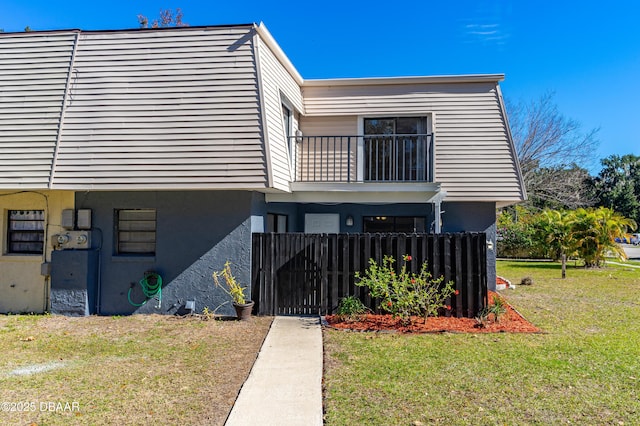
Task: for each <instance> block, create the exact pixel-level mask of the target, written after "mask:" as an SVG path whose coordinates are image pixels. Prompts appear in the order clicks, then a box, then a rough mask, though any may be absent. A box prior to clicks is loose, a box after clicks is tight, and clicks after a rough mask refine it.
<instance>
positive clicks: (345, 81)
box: [304, 74, 504, 87]
mask: <svg viewBox="0 0 640 426" xmlns="http://www.w3.org/2000/svg"><path fill="white" fill-rule="evenodd" d="M503 80H504V74H467V75H434V76H413V77H366V78H330V79H314V80H304V86H305V87H322V86H365V85H367V86H370V85H389V84H428V83H498V82H501V81H503Z"/></svg>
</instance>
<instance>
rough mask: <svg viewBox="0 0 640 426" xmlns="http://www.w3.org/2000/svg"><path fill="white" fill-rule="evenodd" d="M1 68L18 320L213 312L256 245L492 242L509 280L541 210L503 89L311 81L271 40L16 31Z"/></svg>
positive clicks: (228, 33)
mask: <svg viewBox="0 0 640 426" xmlns="http://www.w3.org/2000/svg"><path fill="white" fill-rule="evenodd" d="M0 64H1V66H0V226H1V228H0V235H1V237H0V312H43V311H45V310H48V309H49V308H50V306H51V303H52V300H51V299H52V297H53V298H54V300H53V303H61V304H62V305H65V304H68V305H69V306H76V305H77V306H79V307H80V308H79V309H86V311H88V312H91V313H100V314H127V313H133V312H162V313H167V312H174V311H175V309H177V308H178V307H180V306H183V305H184V304H185V303H186V302H187V301H189V300H193V301H195V305H196V306H195V309H196V310H198V311H200V310H202V309H203V308H204V307H205V306H207V307H209V308H210V309H213V308H215V307H216V306H218V305H219V304H220V303H222V301H223V300H224V295H223V294H221V293H220V292H219V291H216V289H215V288H214V286H213V281H212V279H211V274H212V272H213V271H215V270H219V269H220V268H221V267H222V265H223V264H224V262H225V261H226V260H227V259H229V260H231V261H232V262H233V264H234V267H235V268H236V271H237V276H238V278H239V279H240V280H241V281H243V282H247V283H248V282H249V279H250V274H251V271H250V265H251V261H250V260H251V235H252V233H255V232H313V233H317V232H329V233H332V232H349V233H360V232H436V233H439V232H454V231H481V232H486V233H487V235H488V241H487V244H488V246H489V250H488V253H489V256H488V259H487V263H488V264H487V267H488V271H489V273H488V279H489V282H490V283H492V282H493V283H495V255H494V254H493V253H494V252H493V251H492V250H491V247H492V245H495V220H496V208H497V207H500V206H504V205H509V204H513V203H517V202H519V201H522V200H523V199H524V198H525V191H524V187H523V183H522V178H521V174H520V172H519V167H518V161H517V158H516V153H515V151H514V146H513V143H512V140H511V137H510V132H509V126H508V122H507V117H506V113H505V108H504V104H503V100H502V95H501V92H500V87H499V82H500V81H501V80H502V79H503V76H502V75H498V74H496V75H461V76H433V77H397V78H359V79H327V80H305V79H303V78H302V77H301V76H300V75H299V73H298V72H297V71H296V69H295V67H294V66H293V64H292V63H291V62H290V61H289V59H288V58H287V56H286V55H285V54H284V52H283V51H282V50H281V49H280V47H279V46H278V44H277V43H276V41H275V40H274V39H273V38H272V36H271V35H270V34H269V32H268V31H267V29H266V28H265V27H264V26H263V25H255V24H247V25H225V26H211V27H186V28H167V29H149V30H139V29H137V30H118V31H79V30H68V31H51V32H29V33H4V34H0ZM147 271H154V272H157V273H158V274H160V275H161V276H162V279H163V281H164V283H163V293H162V301H161V303H159V304H157V303H155V302H151V303H147V304H146V305H144V306H141V307H138V306H135V304H136V303H137V302H139V301H140V300H139V298H138V297H139V295H138V290H137V284H138V282H139V280H140V279H141V278H143V277H144V274H145V272H147ZM51 282H54V283H57V284H56V286H57V287H60V288H65V289H67V290H69V291H67V292H65V293H61V294H58V295H52V294H51V292H50V288H51V287H50V286H51ZM132 288H133V291H134V295H133V297H132V294H131V292H132ZM132 299H133V300H132ZM132 302H133V303H132ZM82 306H84V308H82Z"/></svg>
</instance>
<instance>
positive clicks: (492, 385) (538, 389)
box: [324, 262, 640, 425]
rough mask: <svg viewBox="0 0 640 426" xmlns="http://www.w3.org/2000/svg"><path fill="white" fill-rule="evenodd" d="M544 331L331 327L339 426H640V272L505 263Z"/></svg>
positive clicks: (526, 310)
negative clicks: (563, 270)
mask: <svg viewBox="0 0 640 426" xmlns="http://www.w3.org/2000/svg"><path fill="white" fill-rule="evenodd" d="M498 274H499V275H501V276H504V277H505V278H507V279H509V280H511V281H512V282H513V283H514V284H516V285H517V284H519V282H520V279H521V278H522V277H524V276H531V277H532V278H533V279H534V282H535V283H534V285H532V286H519V285H517V288H516V289H515V290H506V291H503V292H501V294H503V295H505V296H506V297H507V299H508V301H509V302H510V303H511V304H512V305H514V306H515V307H516V309H518V310H519V311H520V312H521V313H522V314H523V315H524V316H525V317H527V318H528V319H529V320H530V321H532V322H533V323H534V324H535V325H537V326H539V327H540V328H542V329H543V330H544V331H545V333H544V334H489V335H487V334H484V335H481V334H449V333H447V334H436V335H434V334H428V335H395V334H391V335H390V334H370V333H348V332H340V331H334V330H326V331H325V332H324V338H325V352H326V354H325V369H326V374H325V384H326V389H325V398H326V399H325V406H326V418H327V424H329V425H353V424H371V425H390V424H397V425H410V424H412V423H414V422H416V423H415V424H420V422H421V423H422V424H444V425H469V424H473V425H494V424H510V425H516V424H527V425H529V424H540V425H547V424H561V423H563V424H568V423H571V424H614V425H622V424H624V425H630V424H640V270H637V269H636V270H631V269H629V268H624V267H609V268H607V269H602V270H585V269H582V268H575V267H573V266H571V267H569V268H568V270H567V279H565V280H562V279H560V265H559V264H554V263H530V262H527V263H525V262H523V263H518V262H499V263H498Z"/></svg>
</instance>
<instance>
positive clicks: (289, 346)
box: [225, 317, 323, 426]
mask: <svg viewBox="0 0 640 426" xmlns="http://www.w3.org/2000/svg"><path fill="white" fill-rule="evenodd" d="M322 423H323V422H322V331H321V327H320V319H319V318H318V317H276V318H275V319H274V320H273V324H272V325H271V329H270V330H269V333H268V334H267V337H266V339H265V341H264V343H263V344H262V348H261V349H260V353H259V354H258V358H257V359H256V362H255V364H254V365H253V368H252V369H251V373H250V374H249V378H248V379H247V381H246V382H245V383H244V385H243V386H242V389H241V390H240V395H239V396H238V399H237V400H236V403H235V405H234V406H233V409H232V410H231V414H229V418H228V419H227V422H226V423H225V425H226V426H244V425H251V426H254V425H263V426H267V425H274V426H276V425H277V426H295V425H301V426H313V425H322Z"/></svg>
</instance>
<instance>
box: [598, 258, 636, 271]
mask: <svg viewBox="0 0 640 426" xmlns="http://www.w3.org/2000/svg"><path fill="white" fill-rule="evenodd" d="M605 263H608V264H610V265H618V266H626V267H627V268H634V269H640V266H638V265H632V264H631V263H620V262H612V261H610V260H607V261H605Z"/></svg>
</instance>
